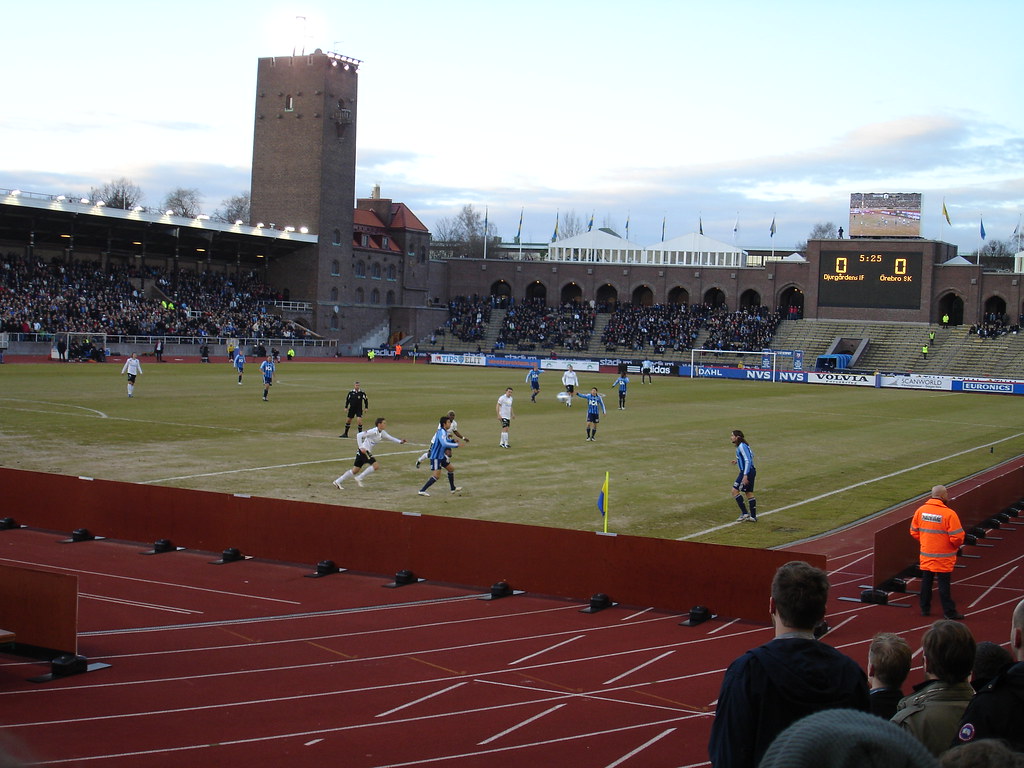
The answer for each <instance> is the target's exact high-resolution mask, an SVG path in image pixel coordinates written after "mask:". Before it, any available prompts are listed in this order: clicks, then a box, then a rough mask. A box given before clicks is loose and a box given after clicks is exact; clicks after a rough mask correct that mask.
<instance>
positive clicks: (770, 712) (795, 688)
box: [708, 637, 870, 768]
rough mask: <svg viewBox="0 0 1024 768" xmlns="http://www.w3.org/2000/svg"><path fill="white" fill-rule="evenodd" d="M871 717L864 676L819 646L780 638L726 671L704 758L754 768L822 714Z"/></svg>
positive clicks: (720, 767) (728, 767) (721, 767)
mask: <svg viewBox="0 0 1024 768" xmlns="http://www.w3.org/2000/svg"><path fill="white" fill-rule="evenodd" d="M834 708H846V709H857V710H861V711H862V712H868V711H870V701H869V698H868V683H867V676H866V675H865V674H864V672H863V670H862V669H861V668H860V666H859V665H858V664H857V662H855V661H854V660H853V659H851V658H850V657H849V656H845V655H844V654H842V653H840V652H839V651H837V650H836V649H835V648H832V647H831V646H828V645H825V644H824V643H822V642H820V641H818V640H811V639H808V638H802V637H780V638H776V639H774V640H772V641H771V642H769V643H766V644H764V645H762V646H760V647H759V648H754V649H753V650H750V651H747V652H746V653H745V654H743V655H742V656H740V657H739V658H738V659H736V660H735V661H734V662H733V663H732V664H730V665H729V669H727V670H726V672H725V678H724V679H723V680H722V690H721V692H720V693H719V695H718V709H717V711H716V712H715V722H714V724H713V725H712V727H711V740H710V741H709V742H708V755H709V756H710V758H711V765H712V766H714V768H756V766H757V764H758V763H759V762H760V761H761V757H762V756H763V755H764V753H765V751H766V750H767V749H768V747H769V746H770V745H771V743H772V741H773V740H774V739H775V737H776V736H778V735H779V733H781V732H782V731H783V730H785V729H786V728H787V727H788V726H789V725H790V724H791V723H794V722H796V721H797V720H799V719H800V718H802V717H805V716H807V715H810V714H812V713H814V712H818V711H819V710H822V709H834Z"/></svg>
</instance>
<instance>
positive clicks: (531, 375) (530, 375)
mask: <svg viewBox="0 0 1024 768" xmlns="http://www.w3.org/2000/svg"><path fill="white" fill-rule="evenodd" d="M526 383H527V384H529V385H530V402H531V403H536V402H537V395H539V394H540V368H531V369H530V370H529V371H527V372H526Z"/></svg>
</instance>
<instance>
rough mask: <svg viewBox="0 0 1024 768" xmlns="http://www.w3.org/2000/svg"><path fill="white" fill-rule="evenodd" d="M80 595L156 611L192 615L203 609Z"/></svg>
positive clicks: (85, 595)
mask: <svg viewBox="0 0 1024 768" xmlns="http://www.w3.org/2000/svg"><path fill="white" fill-rule="evenodd" d="M78 596H79V597H87V598H89V599H90V600H100V601H102V602H105V603H116V604H118V605H130V606H133V607H135V608H152V609H153V610H154V611H167V612H169V613H183V614H192V615H201V614H202V611H193V610H191V609H189V608H172V607H171V606H169V605H157V604H156V603H142V602H139V601H138V600H124V599H121V598H118V597H108V596H106V595H90V594H89V593H87V592H79V593H78Z"/></svg>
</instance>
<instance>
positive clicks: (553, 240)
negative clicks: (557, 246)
mask: <svg viewBox="0 0 1024 768" xmlns="http://www.w3.org/2000/svg"><path fill="white" fill-rule="evenodd" d="M557 239H558V211H555V231H554V232H552V233H551V242H552V243H553V242H555V240H557Z"/></svg>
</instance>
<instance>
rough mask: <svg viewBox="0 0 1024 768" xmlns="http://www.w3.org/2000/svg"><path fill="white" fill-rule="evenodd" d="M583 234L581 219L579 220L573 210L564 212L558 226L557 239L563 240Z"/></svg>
mask: <svg viewBox="0 0 1024 768" xmlns="http://www.w3.org/2000/svg"><path fill="white" fill-rule="evenodd" d="M582 232H583V219H581V218H580V217H579V216H578V215H577V214H576V211H574V210H569V211H566V212H565V213H564V214H562V221H561V222H560V223H559V225H558V239H559V240H563V239H565V238H567V237H576V235H578V234H580V233H582Z"/></svg>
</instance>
